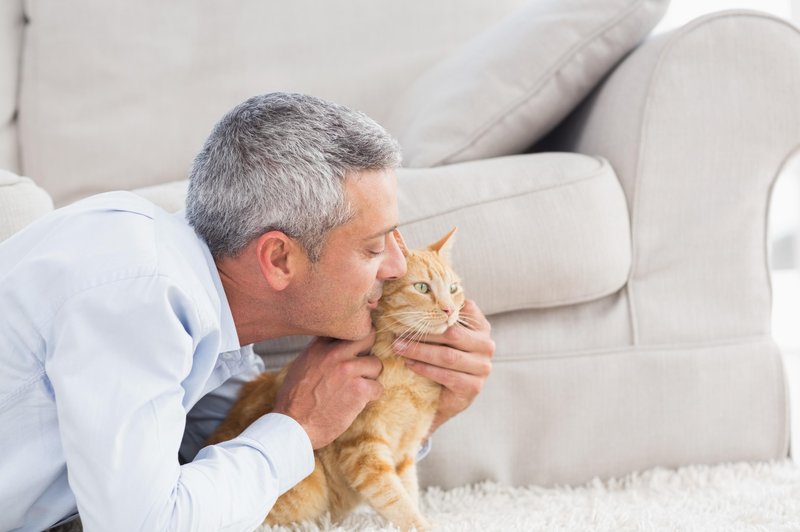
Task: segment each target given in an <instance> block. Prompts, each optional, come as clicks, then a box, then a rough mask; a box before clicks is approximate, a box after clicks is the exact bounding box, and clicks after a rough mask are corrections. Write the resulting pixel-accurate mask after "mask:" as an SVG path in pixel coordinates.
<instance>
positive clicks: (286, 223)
mask: <svg viewBox="0 0 800 532" xmlns="http://www.w3.org/2000/svg"><path fill="white" fill-rule="evenodd" d="M399 164H400V148H399V146H398V144H397V141H395V140H394V139H393V138H392V137H391V136H390V135H389V134H388V133H387V132H386V130H384V129H383V128H382V127H381V126H379V125H378V124H377V123H376V122H375V121H373V120H372V119H370V118H369V117H368V116H366V115H365V114H363V113H360V112H357V111H353V110H351V109H348V108H347V107H344V106H342V105H337V104H334V103H330V102H327V101H325V100H322V99H319V98H315V97H313V96H307V95H303V94H287V93H271V94H265V95H261V96H255V97H253V98H250V99H249V100H247V101H245V102H243V103H241V104H239V105H238V106H236V107H235V108H233V109H232V110H231V111H230V112H228V114H226V115H225V116H224V117H223V118H222V120H220V121H219V123H217V125H216V126H214V129H213V130H212V131H211V134H210V135H209V137H208V139H207V140H206V142H205V145H204V146H203V149H202V150H201V151H200V153H199V154H198V155H197V157H196V158H195V160H194V164H193V166H192V169H191V172H190V175H189V192H188V195H187V198H186V217H187V219H188V221H189V223H190V224H191V225H192V227H194V229H195V231H196V232H197V233H198V234H199V235H200V236H201V237H202V238H203V239H204V240H205V242H206V244H207V245H208V247H209V249H210V251H211V254H212V255H213V256H214V257H215V258H222V257H231V256H236V255H238V254H239V253H240V252H241V251H242V250H243V249H244V248H245V247H246V246H247V245H248V244H249V243H250V242H251V241H253V240H254V239H255V238H258V237H259V236H260V235H262V234H264V233H266V232H269V231H275V230H277V231H282V232H283V233H285V234H286V235H287V236H289V237H291V238H293V239H295V240H297V241H298V242H299V243H300V245H301V246H303V249H304V250H305V252H306V253H307V254H308V257H309V259H310V260H311V261H312V262H317V261H318V260H319V258H320V256H321V255H322V250H323V247H324V244H325V239H326V237H327V235H328V232H329V231H330V230H331V229H333V228H334V227H337V226H338V225H341V224H343V223H345V222H346V221H347V220H349V219H350V217H351V216H352V213H351V210H350V206H349V204H348V203H347V200H346V198H345V192H344V190H345V189H344V180H345V177H346V176H348V175H350V174H351V173H357V172H361V171H364V170H384V169H391V168H396V167H397V166H398V165H399Z"/></svg>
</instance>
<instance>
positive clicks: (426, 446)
mask: <svg viewBox="0 0 800 532" xmlns="http://www.w3.org/2000/svg"><path fill="white" fill-rule="evenodd" d="M429 452H431V439H430V438H425V441H424V442H422V447H420V448H419V451H417V458H416V460H415V462H419V461H420V460H422V459H423V458H425V457H426V456H428V453H429Z"/></svg>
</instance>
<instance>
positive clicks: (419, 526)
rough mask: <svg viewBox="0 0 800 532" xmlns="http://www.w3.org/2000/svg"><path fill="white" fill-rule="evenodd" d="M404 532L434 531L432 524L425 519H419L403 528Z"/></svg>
mask: <svg viewBox="0 0 800 532" xmlns="http://www.w3.org/2000/svg"><path fill="white" fill-rule="evenodd" d="M403 530H404V531H412V530H413V531H416V532H430V531H431V530H433V528H432V527H431V525H430V523H428V521H427V520H426V519H425V518H424V517H417V518H415V519H413V520H412V521H411V522H410V523H409V525H408V526H407V527H404V528H403Z"/></svg>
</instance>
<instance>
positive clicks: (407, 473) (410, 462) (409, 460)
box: [395, 455, 419, 508]
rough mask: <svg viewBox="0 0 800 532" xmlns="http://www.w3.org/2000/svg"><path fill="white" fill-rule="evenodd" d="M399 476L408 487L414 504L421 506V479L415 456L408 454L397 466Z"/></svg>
mask: <svg viewBox="0 0 800 532" xmlns="http://www.w3.org/2000/svg"><path fill="white" fill-rule="evenodd" d="M395 471H397V476H398V477H400V482H402V483H403V487H404V488H405V489H406V492H407V493H408V496H409V497H410V498H411V501H412V502H413V503H414V506H416V507H417V508H419V480H418V478H417V463H416V461H415V460H414V458H413V457H411V456H409V455H406V456H404V457H403V459H402V460H400V462H399V463H398V464H397V466H395Z"/></svg>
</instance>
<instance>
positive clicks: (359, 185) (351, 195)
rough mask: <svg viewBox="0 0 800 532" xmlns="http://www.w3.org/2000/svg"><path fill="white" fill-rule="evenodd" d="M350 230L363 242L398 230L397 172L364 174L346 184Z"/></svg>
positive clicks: (353, 177) (347, 181) (387, 171)
mask: <svg viewBox="0 0 800 532" xmlns="http://www.w3.org/2000/svg"><path fill="white" fill-rule="evenodd" d="M345 183H346V185H345V189H346V195H347V200H348V202H349V204H350V209H351V211H352V213H353V216H352V218H351V219H350V223H349V224H348V225H350V226H351V229H354V230H357V231H358V233H359V235H358V236H359V238H362V239H364V240H367V239H370V238H376V237H378V236H381V235H386V234H387V233H390V232H392V231H393V230H394V229H396V228H397V185H396V178H395V176H394V171H392V170H381V171H370V172H362V173H360V174H357V175H354V176H352V177H349V178H348V179H347V180H346V181H345Z"/></svg>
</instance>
